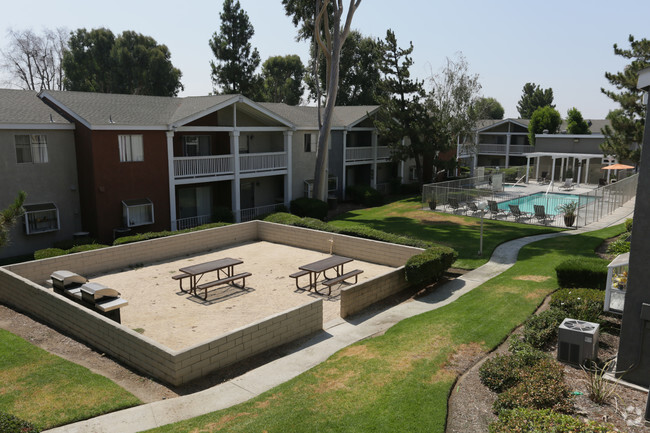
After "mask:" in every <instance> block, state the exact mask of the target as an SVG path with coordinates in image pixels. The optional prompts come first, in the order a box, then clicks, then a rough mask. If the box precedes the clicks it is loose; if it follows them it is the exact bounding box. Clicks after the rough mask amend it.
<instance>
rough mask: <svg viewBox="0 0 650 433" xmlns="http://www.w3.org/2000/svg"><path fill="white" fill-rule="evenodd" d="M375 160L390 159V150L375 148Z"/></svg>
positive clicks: (380, 147)
mask: <svg viewBox="0 0 650 433" xmlns="http://www.w3.org/2000/svg"><path fill="white" fill-rule="evenodd" d="M377 159H383V160H386V159H390V149H389V148H388V146H378V147H377Z"/></svg>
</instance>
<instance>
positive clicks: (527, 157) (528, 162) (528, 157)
mask: <svg viewBox="0 0 650 433" xmlns="http://www.w3.org/2000/svg"><path fill="white" fill-rule="evenodd" d="M528 173H530V156H526V183H528Z"/></svg>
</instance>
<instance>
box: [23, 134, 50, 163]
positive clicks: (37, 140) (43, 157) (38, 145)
mask: <svg viewBox="0 0 650 433" xmlns="http://www.w3.org/2000/svg"><path fill="white" fill-rule="evenodd" d="M15 143H16V162H18V163H19V164H22V163H28V162H33V163H35V164H38V163H45V162H47V161H48V158H47V138H46V137H45V135H38V134H29V135H27V134H25V135H16V136H15Z"/></svg>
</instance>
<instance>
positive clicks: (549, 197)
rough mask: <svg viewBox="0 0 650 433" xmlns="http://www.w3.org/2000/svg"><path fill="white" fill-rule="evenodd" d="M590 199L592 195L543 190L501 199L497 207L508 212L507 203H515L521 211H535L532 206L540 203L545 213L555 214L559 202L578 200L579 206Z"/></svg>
mask: <svg viewBox="0 0 650 433" xmlns="http://www.w3.org/2000/svg"><path fill="white" fill-rule="evenodd" d="M590 200H593V197H581V196H579V195H575V194H555V193H549V194H545V193H543V192H539V193H537V194H532V195H527V196H524V197H518V198H514V199H511V200H507V201H502V202H501V203H499V209H504V210H506V211H508V212H509V211H510V207H509V206H508V205H511V204H516V205H518V206H519V209H520V210H521V211H524V212H530V213H535V208H534V206H535V205H542V206H544V208H545V210H546V212H547V213H549V214H555V213H557V212H558V211H556V210H555V208H557V207H558V206H559V205H561V204H565V203H569V202H572V201H577V202H579V205H580V206H583V205H585V204H586V203H587V202H588V201H590Z"/></svg>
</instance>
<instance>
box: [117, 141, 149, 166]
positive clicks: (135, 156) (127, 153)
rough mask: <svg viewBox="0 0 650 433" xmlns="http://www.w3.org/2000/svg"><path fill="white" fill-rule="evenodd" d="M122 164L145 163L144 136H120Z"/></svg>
mask: <svg viewBox="0 0 650 433" xmlns="http://www.w3.org/2000/svg"><path fill="white" fill-rule="evenodd" d="M117 140H118V143H119V146H120V162H133V161H144V147H143V145H142V135H118V136H117Z"/></svg>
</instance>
